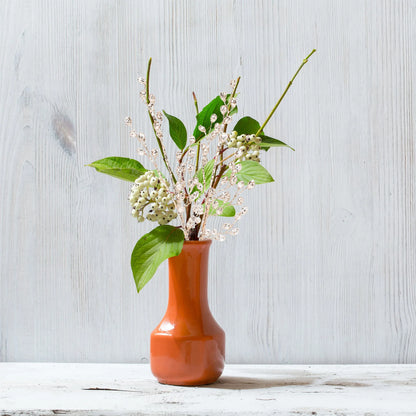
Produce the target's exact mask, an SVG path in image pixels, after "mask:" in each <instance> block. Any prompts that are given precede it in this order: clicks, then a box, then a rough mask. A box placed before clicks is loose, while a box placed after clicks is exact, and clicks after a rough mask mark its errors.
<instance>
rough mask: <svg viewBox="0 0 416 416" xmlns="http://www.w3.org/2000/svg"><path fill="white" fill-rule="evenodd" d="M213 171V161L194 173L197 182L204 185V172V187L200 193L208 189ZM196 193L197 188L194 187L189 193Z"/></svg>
mask: <svg viewBox="0 0 416 416" xmlns="http://www.w3.org/2000/svg"><path fill="white" fill-rule="evenodd" d="M213 170H214V159H212V160H209V161H208V162H207V164H206V165H205V166H204V167H203V168H201V169H198V172H197V173H196V177H197V178H198V181H199V182H200V183H202V184H204V172H205V187H204V189H203V191H202V192H205V191H206V190H207V189H208V188H209V185H210V183H211V178H212V171H213ZM196 191H198V188H197V187H196V186H194V188H193V189H192V191H191V193H194V192H196Z"/></svg>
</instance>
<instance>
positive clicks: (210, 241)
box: [183, 240, 212, 245]
mask: <svg viewBox="0 0 416 416" xmlns="http://www.w3.org/2000/svg"><path fill="white" fill-rule="evenodd" d="M183 243H184V244H191V245H192V244H195V245H203V244H211V243H212V240H185V241H184V242H183Z"/></svg>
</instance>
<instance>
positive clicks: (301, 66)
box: [256, 49, 316, 136]
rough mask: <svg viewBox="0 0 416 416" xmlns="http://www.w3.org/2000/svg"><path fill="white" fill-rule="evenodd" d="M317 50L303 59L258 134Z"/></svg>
mask: <svg viewBox="0 0 416 416" xmlns="http://www.w3.org/2000/svg"><path fill="white" fill-rule="evenodd" d="M315 52H316V49H313V50H312V52H311V53H310V54H309V55H308V56H307V57H306V58H305V59H304V60H303V61H302V64H301V65H300V66H299V68H298V70H297V71H296V72H295V75H293V77H292V79H291V80H290V81H289V84H287V87H286V89H285V90H284V91H283V94H282V96H281V97H280V98H279V100H278V101H277V103H276V104H275V106H274V107H273V110H272V111H271V112H270V114H269V115H268V116H267V118H266V120H265V121H264V123H263V124H262V125H261V127H260V128H259V129H258V130H257V133H256V136H258V135H259V134H260V133H261V132H262V131H263V129H264V128H265V127H266V124H267V123H268V122H269V120H270V119H271V118H272V116H273V114H274V112H275V111H276V109H277V107H279V105H280V103H281V102H282V100H283V98H284V97H285V95H286V93H287V92H288V91H289V88H290V87H291V86H292V84H293V81H294V80H295V78H296V77H297V75H298V74H299V72H300V71H301V69H302V68H303V66H304V65H305V64H306V63H307V62H308V59H309V58H310V57H311V56H312V55H313V54H314V53H315Z"/></svg>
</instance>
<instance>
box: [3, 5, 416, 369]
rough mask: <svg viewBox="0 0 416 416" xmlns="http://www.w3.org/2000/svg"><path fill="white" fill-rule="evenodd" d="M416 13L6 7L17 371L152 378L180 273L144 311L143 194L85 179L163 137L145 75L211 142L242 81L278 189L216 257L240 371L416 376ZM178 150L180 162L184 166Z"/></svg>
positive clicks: (9, 316)
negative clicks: (127, 121) (148, 100)
mask: <svg viewBox="0 0 416 416" xmlns="http://www.w3.org/2000/svg"><path fill="white" fill-rule="evenodd" d="M415 16H416V1H415V0H401V1H392V0H378V1H373V0H348V1H345V0H342V1H341V0H315V1H309V0H279V1H273V0H261V1H255V0H244V1H232V0H221V1H215V0H199V1H192V0H187V1H185V0H180V1H170V0H165V1H162V0H161V1H153V2H149V1H145V0H134V1H133V0H119V1H115V0H34V1H25V0H1V1H0V177H1V188H0V192H1V198H0V267H1V276H0V279H1V280H0V360H2V361H67V362H71V361H78V362H79V361H95V362H114V361H117V362H147V360H148V349H149V334H150V332H151V330H152V329H153V328H154V327H155V326H156V324H157V323H158V321H159V320H160V319H161V317H162V314H163V312H164V309H165V306H166V300H167V276H166V266H163V267H162V268H161V269H160V271H159V272H158V273H157V275H156V276H155V278H154V279H153V280H152V281H151V283H150V284H149V285H148V286H147V287H146V288H145V290H143V292H142V293H141V294H140V295H137V294H136V293H135V288H134V283H133V278H132V276H131V272H130V253H131V250H132V248H133V247H134V244H135V242H136V241H137V239H138V238H139V237H140V236H141V235H142V234H143V233H144V232H145V231H146V230H148V229H149V228H146V226H142V225H138V224H136V223H135V221H134V220H133V218H131V216H130V210H129V207H128V202H127V195H128V190H129V185H128V184H127V183H121V182H118V181H117V180H115V179H113V178H110V177H105V176H103V175H100V174H98V173H96V172H95V171H93V170H92V169H90V168H87V167H85V166H84V165H85V164H87V163H89V162H91V161H93V160H96V159H99V158H102V157H105V156H107V155H122V156H134V155H135V144H134V143H133V142H132V141H131V139H130V138H129V137H128V135H127V131H126V128H125V126H124V124H123V119H124V117H125V116H126V115H131V116H132V117H133V118H134V120H135V122H136V124H137V126H138V129H139V128H140V129H142V130H144V132H146V133H149V134H150V129H149V125H148V120H147V117H146V114H145V112H144V109H143V107H142V105H141V103H140V102H139V99H138V96H137V86H136V81H135V80H136V74H137V73H138V72H139V73H143V72H144V71H145V68H146V62H147V59H148V57H149V56H152V57H153V75H152V87H154V92H155V94H156V96H157V99H158V103H159V104H160V105H161V107H162V108H164V109H165V110H166V111H168V112H170V113H172V114H175V115H177V116H179V117H181V118H183V119H184V120H185V121H186V123H187V125H188V126H189V130H191V128H192V127H193V120H194V115H193V114H194V108H193V101H192V99H191V92H192V91H193V90H195V91H196V93H197V95H198V98H199V101H200V104H201V105H203V104H204V103H206V102H207V101H208V100H209V99H210V98H212V97H213V96H214V95H216V94H217V93H218V92H220V91H221V90H224V89H225V88H226V87H227V86H228V82H229V80H230V79H232V78H235V77H236V76H238V75H241V76H242V81H241V83H240V86H241V90H240V91H241V95H240V97H239V98H240V101H239V107H240V114H241V115H251V116H253V117H255V118H258V119H260V120H263V119H264V118H265V116H266V115H267V114H268V111H269V110H270V108H271V107H272V106H273V104H274V102H275V100H276V98H277V97H278V96H279V95H280V93H281V91H282V90H283V88H284V87H285V85H286V83H287V81H288V79H289V78H290V76H291V75H292V73H293V71H294V70H295V69H296V68H297V66H298V64H299V63H300V61H301V60H302V59H303V57H304V56H305V55H306V54H307V53H309V51H310V50H311V49H312V48H314V47H316V48H317V49H318V53H317V54H316V55H314V56H313V59H311V61H310V62H309V63H308V64H307V66H306V67H305V68H304V70H303V71H302V73H301V75H300V76H299V78H298V79H297V80H296V82H295V84H294V86H293V89H292V90H291V91H290V94H289V95H288V96H287V99H285V101H284V103H283V105H282V106H281V108H280V109H279V111H278V112H277V114H276V118H274V119H273V120H272V122H271V123H270V125H269V128H268V132H269V134H270V135H272V136H274V137H277V138H281V139H284V140H285V141H287V142H288V143H290V144H291V145H293V146H294V147H295V148H296V152H291V151H290V150H282V149H281V150H278V149H277V150H271V151H270V152H268V154H267V155H266V156H265V157H264V160H265V165H266V167H267V168H268V169H269V170H270V172H271V173H272V174H273V175H274V177H275V178H276V182H275V183H274V184H272V185H267V187H262V188H260V187H259V189H257V190H254V191H253V193H251V194H250V195H249V202H248V205H249V209H250V212H249V215H248V216H247V217H246V218H245V220H244V221H243V222H242V224H241V233H240V235H239V236H238V237H237V238H236V239H234V240H233V239H229V240H228V241H227V242H226V243H223V244H221V243H218V244H214V246H213V249H212V257H211V268H210V292H209V294H210V302H211V305H212V309H213V312H214V315H215V316H216V318H217V320H218V321H219V323H220V324H221V325H222V326H223V327H224V329H225V331H226V333H227V359H228V361H229V362H237V363H238V362H241V363H250V362H251V363H256V362H262V363H389V362H392V363H414V362H416V256H415V252H416V220H415V218H416V217H415V215H416V212H415V211H416V208H415V201H416V198H415V192H416V180H415V178H416V175H415V161H416V146H415V130H416V129H415V127H416V126H415V120H416V118H415V109H414V103H415V102H416V95H415V88H414V86H415V85H416V75H415V74H416V42H415V39H416V18H415ZM170 150H171V151H173V148H172V147H170Z"/></svg>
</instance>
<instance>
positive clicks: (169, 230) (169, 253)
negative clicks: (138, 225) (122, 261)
mask: <svg viewBox="0 0 416 416" xmlns="http://www.w3.org/2000/svg"><path fill="white" fill-rule="evenodd" d="M184 239H185V237H184V234H183V231H182V230H181V229H180V228H176V227H172V226H171V225H160V226H159V227H156V228H155V229H153V230H152V231H150V232H149V233H147V234H145V235H144V236H143V237H142V238H141V239H140V240H139V241H138V242H137V244H136V246H135V247H134V249H133V252H132V253H131V270H132V272H133V276H134V281H135V282H136V287H137V292H140V290H142V289H143V287H144V285H145V284H146V283H147V282H148V281H149V280H150V279H151V278H152V277H153V275H154V274H155V272H156V270H157V268H158V267H159V266H160V264H161V263H162V262H164V261H165V260H166V259H168V258H169V257H174V256H178V255H179V254H180V253H181V251H182V246H183V242H184Z"/></svg>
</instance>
